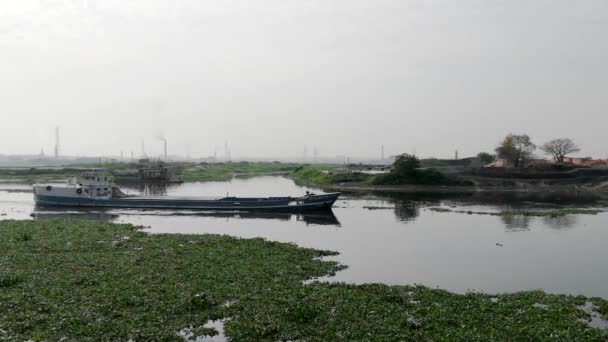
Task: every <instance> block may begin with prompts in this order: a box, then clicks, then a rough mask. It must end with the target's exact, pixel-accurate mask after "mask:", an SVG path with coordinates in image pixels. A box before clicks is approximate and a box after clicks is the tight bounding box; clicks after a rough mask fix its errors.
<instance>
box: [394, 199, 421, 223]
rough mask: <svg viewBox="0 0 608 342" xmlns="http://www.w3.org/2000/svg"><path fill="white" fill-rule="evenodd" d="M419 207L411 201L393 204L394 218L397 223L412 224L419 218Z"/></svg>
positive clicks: (418, 204)
mask: <svg viewBox="0 0 608 342" xmlns="http://www.w3.org/2000/svg"><path fill="white" fill-rule="evenodd" d="M420 207H421V205H420V203H417V202H411V201H408V202H400V203H395V210H394V212H395V216H396V217H397V219H398V220H399V221H403V222H412V221H414V220H415V219H416V218H417V217H418V216H420Z"/></svg>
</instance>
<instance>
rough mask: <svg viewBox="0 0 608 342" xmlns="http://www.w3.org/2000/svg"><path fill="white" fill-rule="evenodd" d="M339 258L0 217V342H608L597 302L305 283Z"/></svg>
mask: <svg viewBox="0 0 608 342" xmlns="http://www.w3.org/2000/svg"><path fill="white" fill-rule="evenodd" d="M333 254H335V253H334V252H329V251H319V250H314V249H306V248H300V247H297V246H295V245H292V244H285V243H276V242H269V241H265V240H262V239H237V238H232V237H227V236H218V235H178V234H172V235H149V234H147V233H145V232H143V231H141V230H140V229H138V228H136V227H134V226H131V225H118V224H108V223H101V222H94V221H80V220H35V221H29V222H26V221H0V260H2V263H1V264H0V312H2V314H0V339H6V340H28V339H31V340H34V341H40V340H60V339H62V338H65V339H67V340H96V339H99V338H100V337H101V336H103V337H104V338H107V339H109V340H128V339H133V340H150V339H155V340H175V341H181V340H183V338H182V336H183V335H190V333H192V334H193V335H197V336H203V335H206V334H213V333H214V332H213V331H212V330H211V329H210V326H211V325H210V324H208V323H209V322H210V321H214V320H215V321H216V325H221V324H220V323H218V322H225V325H224V327H225V333H226V334H227V336H229V337H230V338H232V340H234V341H241V340H246V341H250V340H308V341H324V340H345V341H346V340H369V339H375V340H382V341H400V340H412V339H418V340H463V341H464V340H467V341H468V340H505V341H507V340H544V339H558V340H588V341H605V340H606V339H607V338H608V333H607V332H606V331H605V330H601V329H597V328H593V327H590V324H591V325H592V326H597V327H599V326H601V325H602V323H605V321H603V320H602V319H601V318H600V317H598V315H600V314H601V315H603V318H604V319H606V318H608V317H607V315H608V302H607V301H606V300H603V299H599V298H585V297H582V296H567V295H552V294H546V293H544V292H541V291H534V292H521V293H515V294H502V295H488V294H480V293H469V294H466V295H458V294H453V293H449V292H446V291H442V290H437V289H429V288H426V287H421V286H386V285H381V284H369V285H347V284H327V283H315V282H313V283H311V284H309V285H304V281H305V280H307V279H310V278H314V277H321V276H325V275H328V274H331V273H333V272H336V271H339V270H340V268H341V267H342V266H341V265H339V264H337V263H335V262H331V261H323V260H321V259H320V257H322V256H326V255H333ZM592 308H596V309H595V311H594V310H592ZM598 312H599V313H598ZM180 332H181V334H182V336H180V335H179V333H180Z"/></svg>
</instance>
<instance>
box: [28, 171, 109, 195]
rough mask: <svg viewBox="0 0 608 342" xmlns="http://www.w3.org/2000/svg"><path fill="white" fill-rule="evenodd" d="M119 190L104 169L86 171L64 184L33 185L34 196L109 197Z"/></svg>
mask: <svg viewBox="0 0 608 342" xmlns="http://www.w3.org/2000/svg"><path fill="white" fill-rule="evenodd" d="M115 191H120V190H118V189H117V188H116V186H115V185H114V183H113V180H112V177H111V176H109V175H108V174H107V173H106V172H104V171H87V172H84V173H82V174H81V175H80V177H74V178H70V179H68V181H67V183H66V184H65V185H60V186H57V185H53V184H50V185H41V184H35V185H34V195H36V196H61V197H88V198H96V199H110V198H112V197H113V192H115Z"/></svg>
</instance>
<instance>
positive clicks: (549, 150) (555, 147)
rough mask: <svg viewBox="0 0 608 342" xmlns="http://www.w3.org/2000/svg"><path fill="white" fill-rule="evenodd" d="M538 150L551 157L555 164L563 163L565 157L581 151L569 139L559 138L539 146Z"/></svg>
mask: <svg viewBox="0 0 608 342" xmlns="http://www.w3.org/2000/svg"><path fill="white" fill-rule="evenodd" d="M540 149H541V150H542V151H543V152H545V153H546V154H549V155H551V156H553V160H555V162H556V163H563V162H564V158H565V157H566V155H568V154H570V153H574V152H578V151H580V150H581V149H580V148H579V147H578V145H576V143H574V141H572V139H570V138H559V139H553V140H551V141H547V142H546V143H544V144H543V145H542V146H540Z"/></svg>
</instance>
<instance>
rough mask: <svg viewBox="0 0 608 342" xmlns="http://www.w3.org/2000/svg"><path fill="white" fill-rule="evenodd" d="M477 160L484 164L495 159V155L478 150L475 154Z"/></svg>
mask: <svg viewBox="0 0 608 342" xmlns="http://www.w3.org/2000/svg"><path fill="white" fill-rule="evenodd" d="M477 160H479V161H480V162H481V163H483V164H484V165H487V164H490V163H491V162H493V161H495V160H496V156H494V155H493V154H489V153H488V152H479V153H478V154H477Z"/></svg>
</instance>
